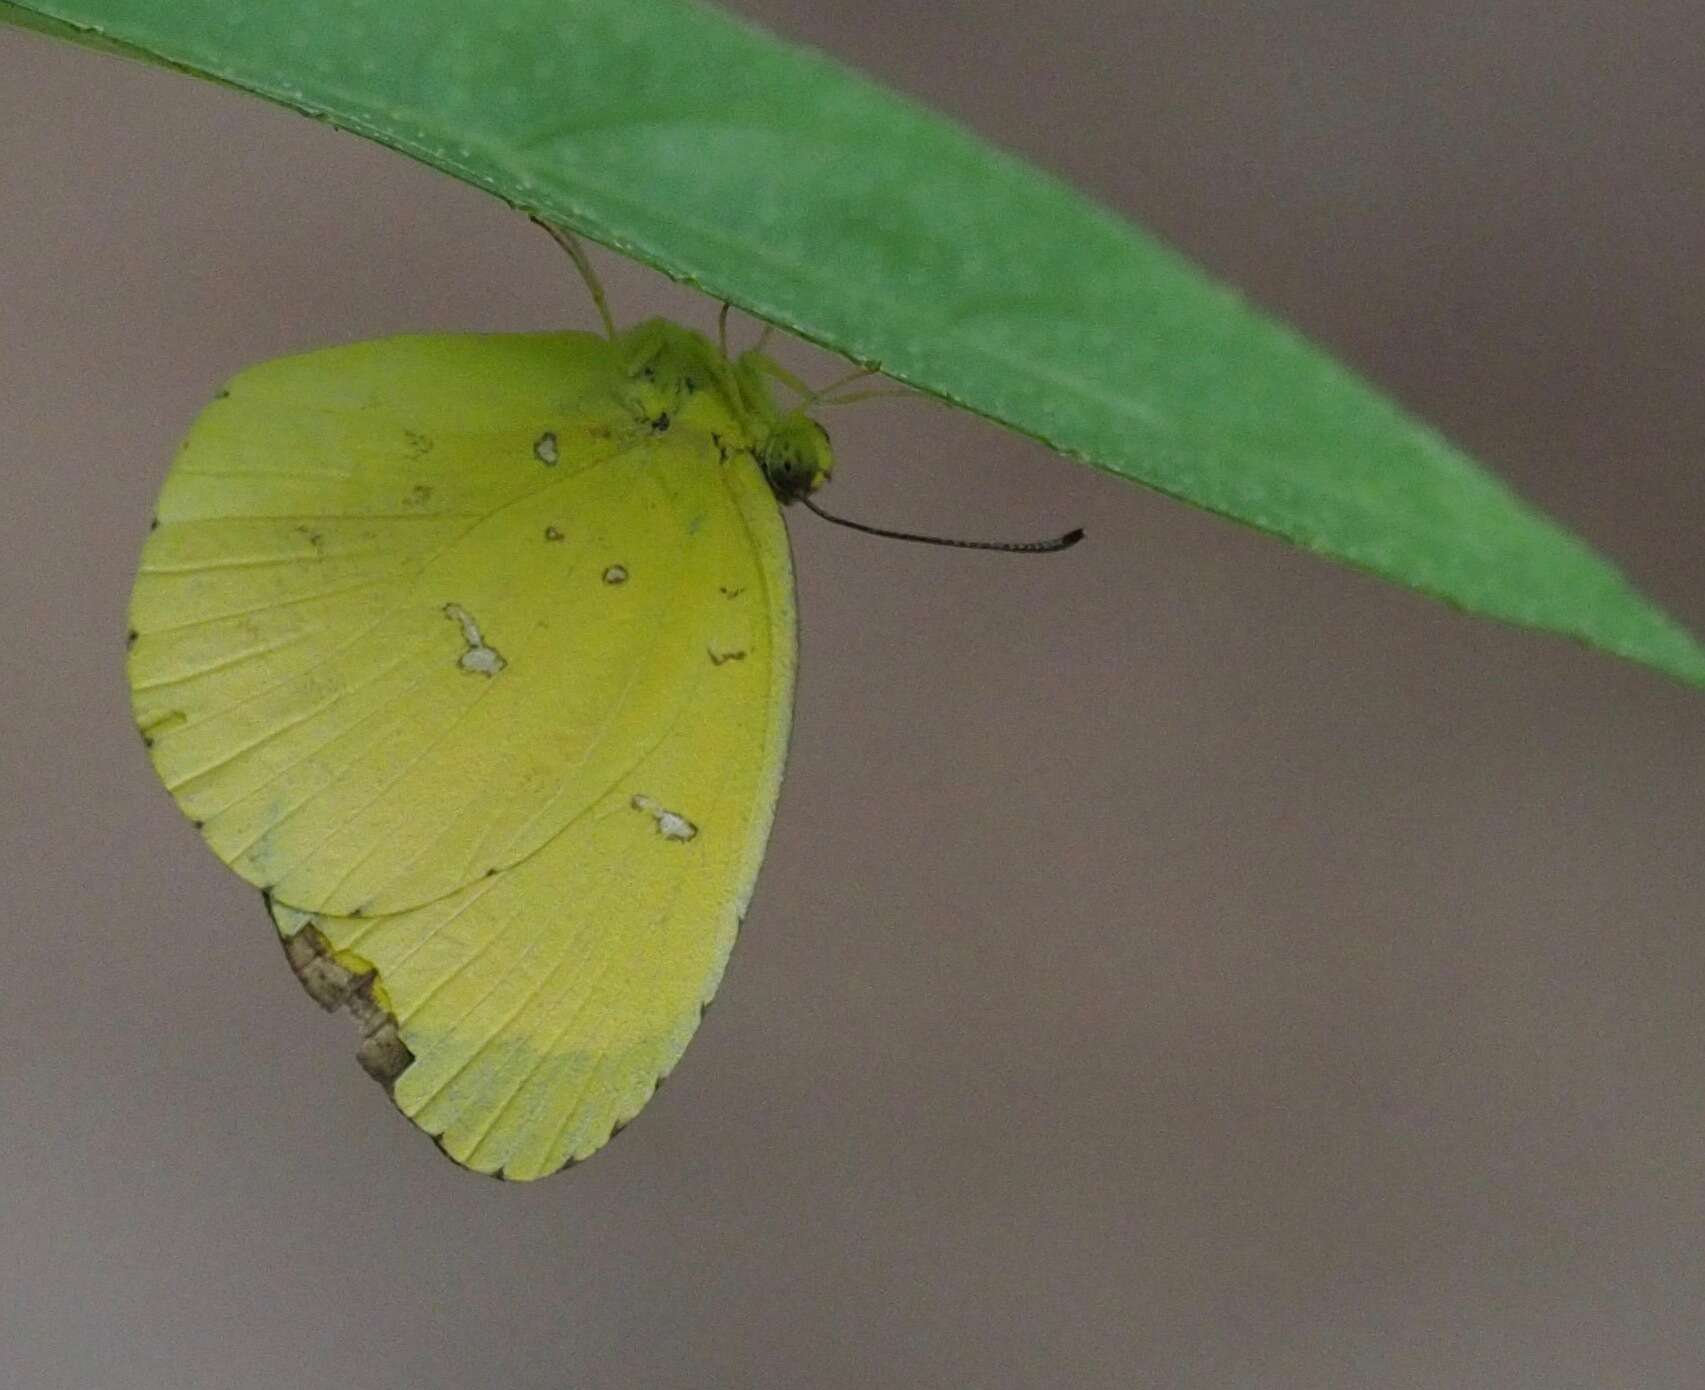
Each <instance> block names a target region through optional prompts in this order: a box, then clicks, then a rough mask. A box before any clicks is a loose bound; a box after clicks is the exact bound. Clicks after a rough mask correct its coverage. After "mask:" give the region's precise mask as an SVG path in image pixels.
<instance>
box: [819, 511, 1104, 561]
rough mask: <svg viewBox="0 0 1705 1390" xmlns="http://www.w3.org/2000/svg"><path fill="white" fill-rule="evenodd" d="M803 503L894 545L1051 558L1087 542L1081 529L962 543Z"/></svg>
mask: <svg viewBox="0 0 1705 1390" xmlns="http://www.w3.org/2000/svg"><path fill="white" fill-rule="evenodd" d="M799 500H800V501H801V502H803V503H804V504H805V509H806V510H807V511H808V512H810V513H812V515H814V516H820V517H822V518H823V520H824V521H832V522H834V523H835V525H837V526H845V527H846V528H847V530H849V531H863V532H864V534H865V535H867V536H881V537H882V538H883V539H885V540H890V541H915V542H916V543H917V544H919V545H947V546H952V547H954V548H955V549H957V550H1003V551H1006V552H1007V553H1008V554H1011V555H1049V554H1052V553H1053V552H1054V551H1056V550H1070V549H1071V548H1072V547H1073V546H1074V545H1076V544H1077V543H1078V542H1079V541H1081V540H1082V539H1083V527H1081V526H1076V527H1073V528H1072V529H1071V530H1070V531H1067V532H1066V533H1065V535H1063V536H1055V537H1054V538H1053V539H1051V540H1045V541H962V540H956V539H954V538H953V537H951V536H924V535H919V534H918V533H917V532H915V531H890V530H888V529H887V527H885V526H866V525H865V524H864V523H863V522H862V521H849V520H848V519H847V518H846V517H844V516H836V515H835V514H834V513H833V512H826V511H824V510H823V509H822V507H820V506H818V504H817V503H815V502H813V501H812V500H811V499H810V497H801V498H800V499H799Z"/></svg>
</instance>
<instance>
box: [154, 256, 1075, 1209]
mask: <svg viewBox="0 0 1705 1390" xmlns="http://www.w3.org/2000/svg"><path fill="white" fill-rule="evenodd" d="M553 234H554V235H556V236H557V238H558V240H559V242H560V243H561V244H562V245H563V246H564V247H565V249H567V250H568V251H569V252H570V254H571V255H573V256H574V258H575V262H576V264H577V265H578V266H579V267H580V268H581V270H582V273H583V275H585V277H586V279H587V283H588V285H589V287H590V288H591V290H592V294H593V298H594V301H595V303H596V304H597V306H598V309H599V312H600V314H601V316H602V318H603V320H604V325H605V329H606V335H605V336H604V337H599V336H596V335H593V334H587V333H544V334H528V335H499V336H475V335H457V336H434V337H402V338H392V339H388V340H385V341H381V342H368V343H356V344H353V345H351V346H347V347H338V348H330V349H327V350H324V351H320V352H312V353H308V354H306V355H304V356H300V357H291V358H285V359H282V360H279V361H274V362H268V363H265V364H263V365H261V366H258V367H254V368H251V369H249V370H248V371H245V372H243V373H242V374H241V375H239V376H237V377H236V378H235V379H234V380H233V381H231V383H230V384H229V385H228V386H227V387H226V388H225V389H224V390H223V391H221V392H220V393H219V395H218V398H217V399H216V400H215V401H214V402H213V403H212V404H211V405H210V406H209V407H208V408H207V409H206V410H205V411H204V412H203V414H202V415H201V416H200V418H199V419H198V420H197V421H196V422H195V424H194V426H193V428H192V429H191V431H190V434H189V437H188V439H187V441H186V442H185V444H184V445H183V448H182V451H181V452H180V454H179V455H178V457H177V459H176V461H175V462H174V463H173V465H172V468H171V471H170V473H169V475H168V477H167V480H166V483H165V488H164V491H163V492H162V493H161V496H160V501H159V507H158V517H157V521H156V524H155V529H154V530H153V531H152V533H151V534H150V535H149V538H148V541H147V544H146V546H145V548H144V551H143V555H142V565H141V572H140V574H139V575H138V577H137V581H136V589H135V592H134V595H133V597H132V601H131V619H130V621H131V647H130V659H129V679H130V687H131V694H132V704H133V709H134V713H135V717H136V722H137V724H138V726H139V727H140V729H141V731H142V734H143V737H144V739H145V740H146V741H147V744H148V748H149V751H150V756H151V757H152V759H153V763H154V766H155V768H156V770H157V771H158V772H159V774H160V776H161V778H162V780H163V781H164V782H165V784H166V786H167V788H168V789H169V790H170V791H171V793H172V795H173V797H174V798H176V800H177V803H178V805H179V806H180V807H181V808H182V809H183V811H184V813H185V814H186V815H187V816H189V817H190V818H191V819H192V820H193V821H194V822H195V824H196V825H197V826H198V827H199V828H200V830H201V833H202V835H203V836H204V837H205V839H206V840H207V842H208V844H209V845H211V846H212V848H213V850H214V852H215V853H216V854H218V855H219V857H220V858H221V859H223V860H224V861H225V862H226V863H227V864H229V865H230V866H231V867H232V868H233V869H235V870H236V871H237V872H238V873H239V874H241V875H242V876H243V877H244V878H245V879H247V880H248V881H249V882H250V883H253V884H254V885H255V886H256V887H258V888H260V889H262V890H263V892H264V893H265V895H266V902H267V906H268V907H269V909H270V910H271V913H272V917H273V920H274V922H275V923H276V924H277V927H278V930H279V932H280V934H281V935H282V937H283V941H284V947H285V952H286V955H287V956H288V958H289V961H290V964H291V966H292V967H293V968H294V970H295V972H296V974H297V976H298V977H299V978H300V979H301V981H302V983H303V985H304V986H305V987H306V988H307V990H308V992H309V993H310V994H312V995H313V997H314V998H315V999H317V1000H318V1001H319V1002H320V1003H321V1004H323V1005H325V1006H326V1007H327V1008H328V1009H331V1008H336V1007H339V1006H340V1005H341V1006H347V1007H348V1008H349V1009H350V1010H351V1011H352V1012H353V1013H354V1014H355V1016H356V1017H357V1019H358V1020H359V1021H360V1023H361V1026H362V1031H363V1035H364V1036H363V1041H362V1044H361V1050H360V1057H361V1061H362V1064H363V1065H364V1066H365V1067H366V1068H367V1070H368V1071H369V1072H370V1073H371V1074H372V1075H373V1076H374V1077H376V1078H377V1079H378V1080H379V1081H380V1082H381V1083H383V1084H384V1085H385V1087H386V1088H387V1090H389V1092H390V1094H391V1096H392V1098H393V1099H394V1100H395V1102H396V1104H397V1105H398V1107H399V1108H400V1109H401V1110H402V1112H403V1113H404V1114H405V1115H407V1116H408V1117H409V1118H410V1119H411V1120H413V1121H414V1122H415V1124H417V1125H419V1126H420V1127H421V1128H422V1129H423V1130H425V1131H426V1132H427V1133H428V1134H430V1135H432V1136H433V1137H434V1138H435V1139H436V1140H437V1141H438V1143H439V1145H440V1146H441V1147H442V1148H443V1150H444V1152H445V1153H447V1154H448V1155H449V1156H450V1157H451V1158H452V1159H454V1160H455V1161H456V1162H457V1163H460V1164H463V1165H465V1166H466V1167H468V1168H472V1169H476V1170H478V1171H480V1172H484V1173H497V1174H501V1175H503V1176H504V1177H508V1178H535V1177H539V1176H542V1175H544V1174H546V1173H550V1172H553V1171H554V1170H556V1169H558V1168H560V1167H562V1166H563V1165H565V1164H567V1163H572V1162H574V1161H576V1160H578V1159H582V1158H585V1157H586V1156H587V1155H589V1154H591V1153H592V1152H594V1151H595V1150H596V1149H598V1148H599V1147H601V1146H602V1145H603V1144H604V1143H606V1142H607V1141H608V1140H609V1138H610V1137H611V1135H612V1134H614V1133H615V1132H616V1131H618V1130H619V1129H620V1128H621V1127H622V1126H623V1125H625V1124H626V1123H627V1122H628V1121H629V1120H631V1119H632V1118H633V1117H634V1115H636V1114H637V1113H638V1112H639V1110H640V1108H641V1107H642V1106H643V1105H644V1104H645V1103H646V1101H647V1100H648V1099H649V1098H650V1096H651V1094H652V1092H653V1091H654V1090H655V1089H656V1088H657V1085H658V1083H659V1082H660V1081H661V1080H662V1078H663V1077H665V1076H667V1075H668V1074H669V1072H670V1070H671V1069H672V1068H673V1067H674V1065H675V1063H676V1062H677V1061H678V1060H679V1058H680V1056H681V1053H682V1051H683V1050H684V1049H685V1048H686V1045H687V1042H688V1040H689V1039H690V1038H691V1037H692V1035H693V1032H694V1030H695V1029H696V1028H697V1026H698V1022H699V1018H700V1015H701V1014H702V1012H703V1010H704V1008H705V1006H706V1005H707V1004H708V1003H709V1002H710V999H711V997H712V995H714V994H715V992H716V987H717V983H718V981H719V980H720V979H721V977H722V971H723V967H724V966H725V965H726V963H727V960H728V953H729V950H730V948H731V947H732V946H733V944H734V937H735V933H736V931H737V930H738V928H739V925H740V920H741V917H742V915H743V914H744V912H745V910H746V904H747V901H748V899H749V898H750V896H751V893H752V886H753V882H754V880H755V878H756V876H757V872H758V863H759V860H760V858H761V857H762V854H763V849H764V842H765V840H766V838H767V837H768V834H769V829H770V821H771V817H772V813H773V810H774V806H775V801H776V795H777V791H778V789H779V785H780V781H781V772H782V762H783V758H784V756H785V753H786V749H787V736H788V725H789V719H790V715H791V711H792V702H793V676H794V659H795V626H794V596H793V573H792V567H791V563H790V558H789V553H788V543H787V532H786V528H785V527H784V526H783V524H782V519H781V512H780V508H779V507H778V506H777V503H778V501H779V502H782V503H787V502H791V501H795V500H801V499H805V498H806V497H808V495H809V494H810V493H811V492H812V491H814V490H815V489H817V488H818V487H820V486H822V484H823V483H824V482H825V481H827V479H828V477H829V474H830V472H831V469H832V468H833V457H832V454H831V451H830V447H829V438H828V435H827V434H826V433H825V431H824V430H823V428H822V427H821V426H820V425H819V424H818V423H817V422H816V421H815V420H814V419H812V418H811V416H810V415H809V414H807V413H806V411H807V409H808V408H809V407H811V406H812V405H813V404H814V403H815V402H817V401H820V400H823V399H825V398H826V392H817V393H811V392H809V391H808V390H807V388H805V387H804V386H803V385H802V384H801V383H800V382H799V381H798V380H797V379H796V378H794V377H793V376H792V375H791V374H790V373H788V372H787V371H786V370H785V369H783V368H782V367H780V366H779V365H778V364H777V363H775V362H774V361H773V360H772V359H770V358H769V357H766V356H765V355H764V354H763V352H762V351H761V348H762V341H761V340H760V343H759V347H758V348H757V349H754V350H752V351H750V352H746V353H743V354H741V355H740V356H739V357H737V358H731V357H730V356H729V354H728V351H727V347H726V316H727V310H726V308H725V309H724V311H723V319H722V321H721V324H720V328H721V331H720V332H719V339H721V341H720V342H719V343H717V344H713V343H711V342H710V341H709V340H708V339H706V338H705V337H704V336H702V335H701V334H698V333H696V332H693V331H692V330H690V329H687V328H684V327H681V326H679V325H677V324H673V323H669V322H666V321H663V320H653V321H651V322H648V323H643V324H641V325H639V326H638V327H636V328H633V329H630V330H629V331H627V332H624V333H617V332H616V331H615V328H614V324H613V322H612V320H611V318H610V315H609V310H608V308H607V306H606V304H605V301H604V296H603V292H602V290H601V289H600V288H599V286H598V284H597V280H596V277H595V276H593V275H592V272H591V267H590V266H589V265H588V264H587V262H586V260H585V257H584V255H583V254H582V253H581V251H580V249H579V247H578V245H577V244H576V243H575V242H574V241H573V239H572V238H570V237H568V236H567V235H566V234H565V233H556V232H554V231H553ZM862 374H863V373H860V374H859V375H862ZM850 379H851V378H847V379H843V382H841V383H836V385H835V386H832V387H830V388H827V390H828V391H833V390H836V389H837V388H838V387H840V386H842V385H844V384H845V382H846V381H847V380H850ZM776 381H780V382H782V383H783V384H785V385H787V386H788V387H789V388H790V389H793V390H795V391H798V392H799V393H800V394H801V404H800V405H798V406H795V407H792V408H788V409H782V408H781V407H779V406H778V405H777V404H776V402H775V400H774V399H773V397H772V393H771V383H772V382H776ZM852 398H853V397H850V396H843V397H842V399H852ZM863 529H872V528H863ZM883 534H898V533H883ZM1012 548H1019V549H1038V548H1050V547H1048V546H1047V545H1043V546H1021V547H1012Z"/></svg>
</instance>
